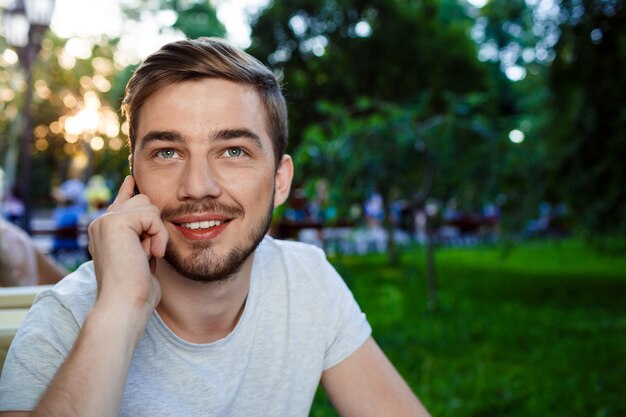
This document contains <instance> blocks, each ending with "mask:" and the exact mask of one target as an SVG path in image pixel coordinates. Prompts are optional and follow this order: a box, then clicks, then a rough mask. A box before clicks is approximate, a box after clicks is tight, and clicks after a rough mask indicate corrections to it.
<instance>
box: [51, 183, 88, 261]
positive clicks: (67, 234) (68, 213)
mask: <svg viewBox="0 0 626 417" xmlns="http://www.w3.org/2000/svg"><path fill="white" fill-rule="evenodd" d="M54 197H55V200H56V201H57V206H56V208H55V209H54V211H53V212H52V218H53V219H54V228H55V231H54V236H53V240H52V254H53V255H54V256H57V257H58V256H61V255H62V254H63V253H67V252H72V251H77V250H79V249H80V245H79V242H78V235H79V230H78V227H79V221H80V219H81V218H82V217H83V215H84V214H85V210H84V209H83V207H82V205H81V204H80V198H79V196H78V195H76V194H74V193H71V192H70V193H67V194H66V193H65V192H64V191H63V190H62V189H57V190H55V191H54Z"/></svg>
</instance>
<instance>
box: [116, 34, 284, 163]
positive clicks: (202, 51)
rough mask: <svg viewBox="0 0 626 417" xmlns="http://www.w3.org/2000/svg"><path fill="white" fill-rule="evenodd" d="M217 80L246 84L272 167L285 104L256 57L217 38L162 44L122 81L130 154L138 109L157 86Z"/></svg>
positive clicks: (280, 148) (280, 144) (279, 150)
mask: <svg viewBox="0 0 626 417" xmlns="http://www.w3.org/2000/svg"><path fill="white" fill-rule="evenodd" d="M203 78H221V79H225V80H229V81H233V82H236V83H239V84H243V85H249V86H251V87H253V88H254V89H255V91H256V92H257V93H258V94H259V97H260V98H261V101H262V103H263V106H264V108H265V113H266V119H267V129H268V132H269V135H270V138H271V139H272V141H273V147H274V156H275V162H276V165H277V166H278V164H279V163H280V160H281V158H282V156H283V155H284V153H285V151H286V148H287V141H288V128H287V123H288V122H287V106H286V104H285V98H284V97H283V94H282V91H281V88H280V83H279V82H278V80H277V79H276V77H275V76H274V74H273V73H272V71H270V70H269V69H268V68H267V67H266V66H265V65H263V64H262V63H261V62H260V61H259V60H257V59H256V58H254V57H252V56H251V55H249V54H247V53H245V52H244V51H242V50H240V49H238V48H235V47H234V46H232V45H230V44H229V43H227V42H226V41H224V40H223V39H220V38H198V39H195V40H189V39H187V40H182V41H176V42H172V43H168V44H166V45H164V46H163V47H162V48H161V49H159V50H158V51H156V52H155V53H153V54H152V55H150V56H149V57H148V58H146V59H145V61H144V62H143V63H142V64H141V65H140V66H139V67H138V68H137V70H136V71H135V73H134V74H133V76H132V77H131V79H130V81H128V84H127V85H126V96H125V97H124V100H123V102H122V114H124V115H125V116H126V118H127V119H128V124H129V142H130V151H131V154H132V153H134V151H135V142H136V140H137V137H136V134H137V124H138V119H139V113H140V110H141V107H142V106H143V105H144V103H145V102H146V100H148V98H150V96H151V95H152V94H154V93H155V92H156V91H158V90H159V89H161V88H163V87H165V86H168V85H172V84H175V83H179V82H182V81H190V80H200V79H203Z"/></svg>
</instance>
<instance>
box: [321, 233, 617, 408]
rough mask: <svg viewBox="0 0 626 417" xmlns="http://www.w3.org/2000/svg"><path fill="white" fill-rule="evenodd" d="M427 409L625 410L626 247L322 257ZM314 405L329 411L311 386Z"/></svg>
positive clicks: (535, 246)
mask: <svg viewBox="0 0 626 417" xmlns="http://www.w3.org/2000/svg"><path fill="white" fill-rule="evenodd" d="M332 262H333V264H334V265H335V266H336V267H337V269H338V270H339V271H340V273H341V274H342V275H343V276H344V278H345V279H346V281H347V282H348V284H349V285H350V287H351V288H352V290H353V292H354V294H355V297H356V299H357V301H358V302H359V304H360V305H361V307H362V309H363V310H364V311H365V312H366V314H367V316H368V319H369V321H370V323H371V324H372V327H373V329H374V337H375V338H376V340H377V341H378V343H379V344H380V345H381V347H382V348H383V350H384V351H385V352H386V353H387V355H388V356H389V357H390V359H391V360H392V362H393V363H394V364H395V365H396V367H397V368H398V370H399V371H400V373H401V374H402V375H403V376H404V377H405V379H406V380H407V381H408V382H409V384H410V385H411V387H412V388H413V389H414V391H415V392H416V393H417V394H418V395H419V397H420V398H421V399H422V401H423V402H424V404H425V405H426V406H427V408H428V409H429V410H430V412H431V413H432V415H433V416H457V417H462V416H475V417H478V416H481V417H488V416H494V417H495V416H524V417H528V416H562V417H570V416H592V417H593V416H597V417H600V416H626V402H624V401H623V396H624V395H625V394H626V388H625V387H626V384H625V382H626V255H624V254H622V255H615V254H603V253H601V252H600V251H598V250H595V249H592V248H589V247H587V246H586V245H584V244H583V243H581V242H580V241H576V240H570V241H559V242H553V241H542V242H530V243H523V244H520V245H517V246H515V247H513V248H512V250H511V251H510V252H508V253H507V254H506V255H505V253H504V251H503V250H502V248H500V247H498V246H491V247H472V248H439V249H437V253H436V264H437V274H438V285H439V305H438V308H437V309H436V310H433V311H431V310H429V309H428V307H427V306H428V303H427V291H426V288H427V287H426V276H425V272H424V271H425V267H424V254H423V252H422V250H421V249H420V248H414V249H410V250H408V251H407V252H406V253H405V254H404V256H403V258H402V262H401V263H400V265H398V266H389V264H388V262H387V260H386V257H385V256H384V255H368V256H362V257H357V256H350V257H348V256H343V257H338V258H333V259H332ZM311 415H312V416H316V417H320V416H335V415H337V414H336V413H335V412H334V411H333V410H332V407H330V406H329V404H328V401H327V400H326V398H325V396H324V395H323V393H321V392H320V393H319V395H318V397H317V398H316V401H315V403H314V406H313V410H312V412H311Z"/></svg>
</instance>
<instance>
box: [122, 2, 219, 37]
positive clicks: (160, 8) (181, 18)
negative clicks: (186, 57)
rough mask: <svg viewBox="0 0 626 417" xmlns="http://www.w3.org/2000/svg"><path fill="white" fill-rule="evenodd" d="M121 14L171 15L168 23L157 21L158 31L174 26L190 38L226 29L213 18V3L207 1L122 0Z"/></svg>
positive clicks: (132, 16)
mask: <svg viewBox="0 0 626 417" xmlns="http://www.w3.org/2000/svg"><path fill="white" fill-rule="evenodd" d="M121 7H122V11H123V12H124V15H125V16H126V17H127V18H129V19H132V20H135V21H141V20H146V19H156V20H157V21H159V19H158V16H164V15H169V14H171V16H172V17H173V23H172V25H171V26H169V25H166V24H161V27H160V30H161V31H162V32H165V31H169V30H171V29H176V30H179V31H181V32H182V33H184V34H185V36H186V37H188V38H190V39H196V38H199V37H202V36H224V35H225V34H226V29H225V28H224V25H223V24H222V22H220V21H219V19H218V18H217V14H216V12H215V6H213V4H212V2H210V1H208V0H122V2H121Z"/></svg>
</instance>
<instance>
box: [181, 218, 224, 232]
mask: <svg viewBox="0 0 626 417" xmlns="http://www.w3.org/2000/svg"><path fill="white" fill-rule="evenodd" d="M222 223H223V222H222V221H220V220H208V221H206V220H205V221H203V222H191V223H182V224H181V226H182V227H186V228H187V229H191V230H198V229H210V228H211V227H215V226H219V225H220V224H222Z"/></svg>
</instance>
